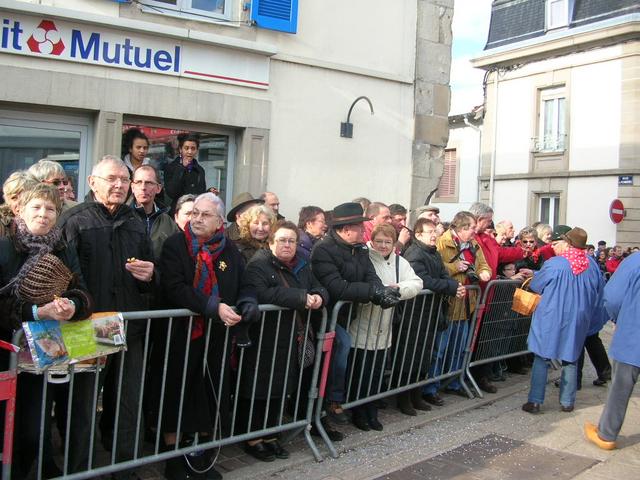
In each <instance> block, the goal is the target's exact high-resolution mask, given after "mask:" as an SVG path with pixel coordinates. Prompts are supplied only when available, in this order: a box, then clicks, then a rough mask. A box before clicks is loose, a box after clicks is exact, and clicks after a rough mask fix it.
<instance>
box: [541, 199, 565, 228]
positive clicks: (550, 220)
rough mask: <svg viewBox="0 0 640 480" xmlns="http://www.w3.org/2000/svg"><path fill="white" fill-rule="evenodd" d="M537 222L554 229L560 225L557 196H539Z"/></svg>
mask: <svg viewBox="0 0 640 480" xmlns="http://www.w3.org/2000/svg"><path fill="white" fill-rule="evenodd" d="M538 212H539V215H538V220H539V221H540V222H542V223H546V224H548V225H551V226H552V227H554V228H555V227H556V226H557V225H558V223H560V197H559V196H558V195H540V196H539V205H538Z"/></svg>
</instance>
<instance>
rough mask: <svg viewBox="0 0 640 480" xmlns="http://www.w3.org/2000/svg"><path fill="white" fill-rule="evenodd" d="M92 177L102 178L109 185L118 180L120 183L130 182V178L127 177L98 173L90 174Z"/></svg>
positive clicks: (127, 183) (126, 183)
mask: <svg viewBox="0 0 640 480" xmlns="http://www.w3.org/2000/svg"><path fill="white" fill-rule="evenodd" d="M91 176H92V177H95V178H99V179H100V180H104V181H105V182H107V183H108V184H109V185H115V184H116V183H118V182H120V183H121V184H122V185H129V184H130V183H131V179H130V178H129V177H106V178H105V177H101V176H100V175H91Z"/></svg>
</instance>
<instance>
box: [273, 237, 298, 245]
mask: <svg viewBox="0 0 640 480" xmlns="http://www.w3.org/2000/svg"><path fill="white" fill-rule="evenodd" d="M296 242H297V240H296V239H295V238H276V243H277V244H278V245H294V244H295V243H296Z"/></svg>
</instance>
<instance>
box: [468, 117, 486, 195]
mask: <svg viewBox="0 0 640 480" xmlns="http://www.w3.org/2000/svg"><path fill="white" fill-rule="evenodd" d="M464 124H465V125H466V126H467V127H470V128H472V129H474V130H475V131H476V132H478V174H479V173H480V167H481V164H482V129H481V128H480V127H478V126H476V125H474V124H473V123H471V122H470V121H469V119H468V118H467V116H466V115H465V116H464ZM476 201H478V202H479V201H480V182H478V191H477V192H476Z"/></svg>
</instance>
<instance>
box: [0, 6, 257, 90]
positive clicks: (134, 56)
mask: <svg viewBox="0 0 640 480" xmlns="http://www.w3.org/2000/svg"><path fill="white" fill-rule="evenodd" d="M0 18H1V20H2V25H1V27H2V30H1V35H0V53H10V54H17V55H27V56H36V57H43V58H48V59H52V60H66V61H71V62H78V63H86V64H94V65H101V66H104V67H115V68H124V69H128V70H135V71H138V72H149V73H156V74H163V75H173V76H182V77H192V78H199V79H202V80H210V81H216V82H222V83H231V84H235V85H243V86H247V87H254V88H263V89H265V88H268V87H269V58H268V57H266V56H263V55H258V54H254V53H246V52H238V51H237V50H231V49H227V48H222V47H215V46H211V45H204V44H199V43H195V42H175V43H174V40H172V39H168V38H156V37H153V36H151V35H140V34H137V33H135V34H130V33H133V32H126V31H122V30H115V29H113V30H111V29H104V28H101V27H98V28H96V27H97V26H93V25H83V24H81V25H77V24H72V23H70V22H66V21H62V20H57V19H56V20H53V19H49V18H38V17H35V16H29V15H13V14H11V15H8V14H5V13H3V12H0Z"/></svg>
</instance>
